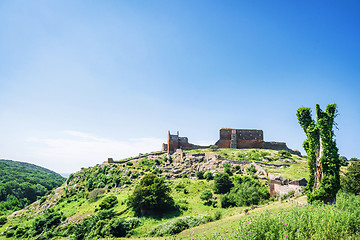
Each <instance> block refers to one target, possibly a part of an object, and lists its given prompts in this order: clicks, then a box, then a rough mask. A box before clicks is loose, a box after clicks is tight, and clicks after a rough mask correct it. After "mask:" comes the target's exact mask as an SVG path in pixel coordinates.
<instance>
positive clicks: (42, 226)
mask: <svg viewBox="0 0 360 240" xmlns="http://www.w3.org/2000/svg"><path fill="white" fill-rule="evenodd" d="M62 217H63V215H62V212H54V210H52V209H48V210H46V211H45V212H44V214H43V215H41V216H40V217H38V218H36V219H35V221H34V223H33V225H32V227H31V230H32V231H31V233H32V236H36V235H38V234H40V233H41V232H42V231H44V230H45V231H46V230H49V229H52V228H53V227H56V226H58V225H60V223H61V219H62Z"/></svg>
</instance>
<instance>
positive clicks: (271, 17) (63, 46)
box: [0, 0, 360, 172]
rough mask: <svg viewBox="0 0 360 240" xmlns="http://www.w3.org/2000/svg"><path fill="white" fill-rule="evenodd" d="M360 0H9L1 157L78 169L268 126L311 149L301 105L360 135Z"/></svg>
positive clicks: (342, 142)
mask: <svg viewBox="0 0 360 240" xmlns="http://www.w3.org/2000/svg"><path fill="white" fill-rule="evenodd" d="M359 10H360V4H359V3H358V2H357V1H341V2H340V1H276V2H274V1H183V0H182V1H160V0H158V1H6V0H5V1H1V2H0V23H1V24H0V56H1V57H0V133H1V138H0V158H5V159H13V160H19V161H26V162H31V163H35V164H38V165H41V166H44V167H48V168H50V169H52V170H55V171H57V172H73V171H77V170H78V169H80V168H81V167H87V166H92V165H95V164H97V163H101V162H103V161H104V160H106V158H107V157H113V158H114V159H120V158H123V157H128V156H131V155H137V154H138V153H139V152H141V153H144V152H149V151H153V150H159V149H160V147H161V143H162V142H164V141H165V140H166V137H167V131H168V130H171V131H172V132H176V131H177V130H179V131H180V135H182V136H187V137H189V139H190V141H191V142H193V143H196V144H210V143H214V142H215V141H216V140H217V139H218V135H219V129H220V128H222V127H232V128H251V129H262V130H263V131H264V137H265V140H267V141H284V142H286V143H287V145H288V146H289V147H290V148H293V149H299V150H300V151H302V152H303V153H304V150H303V148H302V142H303V141H304V139H305V134H304V133H303V132H302V129H301V128H300V126H299V125H298V122H297V119H296V110H297V109H298V108H299V107H301V106H307V107H311V108H313V109H314V107H315V104H317V103H319V104H320V105H321V107H322V108H323V109H325V107H326V105H327V104H329V103H336V104H338V110H339V114H340V115H339V116H338V117H337V118H336V122H337V123H338V127H339V130H336V131H335V134H336V141H337V144H338V147H339V151H340V154H341V155H345V156H347V157H348V158H351V157H358V158H360V154H359V147H358V143H359V142H360V139H359V135H360V126H359V123H360V111H359V110H360V97H359V92H360V91H359V85H360V81H359V78H360V68H359V65H360V31H359V26H360V15H359V14H358V13H359Z"/></svg>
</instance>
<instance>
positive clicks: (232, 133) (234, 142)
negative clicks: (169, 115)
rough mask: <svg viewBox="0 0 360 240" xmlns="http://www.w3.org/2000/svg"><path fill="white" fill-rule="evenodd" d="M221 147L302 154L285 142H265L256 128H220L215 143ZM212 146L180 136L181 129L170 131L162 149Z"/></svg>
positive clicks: (260, 131)
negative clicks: (196, 143) (174, 132)
mask: <svg viewBox="0 0 360 240" xmlns="http://www.w3.org/2000/svg"><path fill="white" fill-rule="evenodd" d="M215 145H217V146H218V147H219V148H237V149H242V148H262V149H272V150H286V151H288V152H290V153H291V154H296V155H298V156H301V153H300V152H299V151H297V150H292V149H290V148H288V147H287V146H286V143H284V142H265V141H264V134H263V131H262V130H256V129H233V128H222V129H220V139H219V140H218V141H217V142H216V143H215ZM209 147H210V146H199V145H195V144H192V143H189V140H188V138H187V137H180V136H179V131H178V132H177V134H176V135H172V134H170V131H168V141H167V143H163V145H162V150H163V151H166V152H167V153H168V154H172V153H174V152H176V149H183V150H192V149H200V148H209Z"/></svg>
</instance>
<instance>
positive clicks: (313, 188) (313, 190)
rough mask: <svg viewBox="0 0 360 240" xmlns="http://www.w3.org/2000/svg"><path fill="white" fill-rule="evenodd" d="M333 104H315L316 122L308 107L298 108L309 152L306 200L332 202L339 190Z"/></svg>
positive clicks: (335, 112) (334, 105) (338, 165)
mask: <svg viewBox="0 0 360 240" xmlns="http://www.w3.org/2000/svg"><path fill="white" fill-rule="evenodd" d="M336 114H337V110H336V104H329V105H328V106H327V107H326V110H325V111H322V110H321V109H320V106H319V105H318V104H317V105H316V115H317V121H316V123H315V121H314V120H313V119H312V117H311V110H310V108H305V107H302V108H299V109H298V111H297V114H296V115H297V118H298V120H299V123H300V126H301V127H302V128H303V130H304V132H305V133H306V136H307V139H306V140H305V141H304V144H303V146H304V149H305V151H306V153H307V154H308V164H309V172H310V176H309V182H308V185H307V191H308V201H309V202H312V201H314V200H322V201H324V202H330V203H333V202H334V201H335V199H336V197H335V196H336V193H337V192H338V190H339V189H340V173H339V172H340V160H339V154H338V148H337V147H336V143H335V140H334V139H333V138H334V131H333V126H334V124H335V122H334V118H335V116H336Z"/></svg>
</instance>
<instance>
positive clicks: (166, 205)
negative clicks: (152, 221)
mask: <svg viewBox="0 0 360 240" xmlns="http://www.w3.org/2000/svg"><path fill="white" fill-rule="evenodd" d="M170 191H171V189H170V188H169V187H168V186H167V184H165V180H164V178H160V177H157V176H156V175H155V174H152V173H150V174H147V175H145V176H144V177H143V178H142V179H141V181H140V183H139V185H138V186H136V188H135V190H134V192H133V194H132V195H131V196H130V197H129V198H128V200H129V201H128V203H129V205H130V206H131V207H132V208H133V209H134V210H135V211H136V212H137V213H138V214H139V213H141V211H145V212H146V211H153V212H158V213H162V212H164V211H167V210H170V209H173V207H174V200H173V199H172V197H171V196H170Z"/></svg>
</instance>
